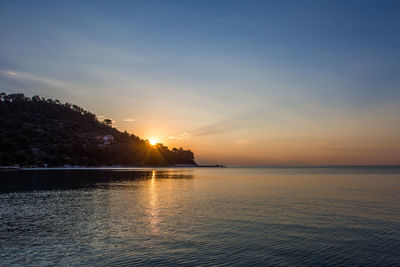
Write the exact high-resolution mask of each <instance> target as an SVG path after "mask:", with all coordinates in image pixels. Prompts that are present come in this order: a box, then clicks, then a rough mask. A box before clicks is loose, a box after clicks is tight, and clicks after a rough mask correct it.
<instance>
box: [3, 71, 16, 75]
mask: <svg viewBox="0 0 400 267" xmlns="http://www.w3.org/2000/svg"><path fill="white" fill-rule="evenodd" d="M3 73H4V74H6V75H11V76H15V75H17V73H16V72H13V71H11V70H6V71H3Z"/></svg>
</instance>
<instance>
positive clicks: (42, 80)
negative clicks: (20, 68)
mask: <svg viewBox="0 0 400 267" xmlns="http://www.w3.org/2000/svg"><path fill="white" fill-rule="evenodd" d="M0 73H1V74H3V75H5V76H8V77H13V78H14V79H19V80H27V81H34V82H40V83H44V84H46V85H49V86H55V87H68V86H71V84H70V83H67V82H64V81H60V80H55V79H50V78H46V77H41V76H38V75H34V74H31V73H27V72H14V71H11V70H2V71H0Z"/></svg>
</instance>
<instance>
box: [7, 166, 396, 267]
mask: <svg viewBox="0 0 400 267" xmlns="http://www.w3.org/2000/svg"><path fill="white" fill-rule="evenodd" d="M0 176H1V177H0V265H29V266H37V265H68V266H69V265H107V266H118V265H226V266H232V265H243V266H248V265H253V264H254V265H288V266H292V265H335V266H336V265H344V266H348V265H371V266H375V265H387V266H393V265H398V266H400V169H384V168H379V169H361V168H356V169H349V168H347V169H230V168H229V169H228V168H227V169H207V168H197V169H156V170H70V171H65V170H48V171H33V170H27V171H0Z"/></svg>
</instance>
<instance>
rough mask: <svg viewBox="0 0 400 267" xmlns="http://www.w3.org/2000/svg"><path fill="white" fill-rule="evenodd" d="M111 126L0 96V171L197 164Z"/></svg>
mask: <svg viewBox="0 0 400 267" xmlns="http://www.w3.org/2000/svg"><path fill="white" fill-rule="evenodd" d="M111 123H112V122H111V120H108V119H106V120H104V121H103V122H100V121H98V120H97V118H96V115H94V114H93V113H90V112H89V111H87V110H84V109H83V108H81V107H78V106H76V105H73V104H70V103H65V104H63V103H61V102H60V101H58V100H52V99H45V98H43V97H39V96H33V97H26V96H24V95H23V94H5V93H0V125H1V126H0V166H1V165H2V166H8V165H20V166H63V165H66V164H67V165H80V166H102V165H108V166H111V165H120V166H147V165H154V166H169V165H174V164H196V163H195V161H194V155H193V152H191V151H190V150H184V149H182V148H179V149H176V148H173V149H171V150H170V149H168V147H165V146H163V145H161V144H158V145H156V146H151V145H150V144H149V143H148V142H147V141H145V140H143V139H140V138H139V137H137V136H135V135H133V134H129V133H127V132H120V131H118V130H117V129H115V128H113V127H111ZM108 135H111V136H112V137H113V140H112V141H110V142H108V143H107V142H104V140H103V137H104V136H108Z"/></svg>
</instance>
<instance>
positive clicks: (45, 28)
mask: <svg viewBox="0 0 400 267" xmlns="http://www.w3.org/2000/svg"><path fill="white" fill-rule="evenodd" d="M399 14H400V2H398V1H209V2H208V1H63V2H61V1H1V2H0V36H1V37H0V38H1V40H0V91H4V92H6V93H13V92H22V93H25V94H26V95H28V96H32V95H37V94H39V95H41V96H44V97H49V98H54V99H59V100H60V101H62V102H71V103H74V104H77V105H80V106H82V107H83V108H85V109H87V110H89V111H91V112H93V113H95V114H97V115H99V116H100V118H102V117H101V116H104V117H105V118H111V119H113V121H114V126H115V127H117V128H118V129H120V130H127V131H128V132H130V133H134V134H136V135H138V136H140V137H142V138H145V139H147V138H148V139H150V138H153V139H157V140H159V141H160V142H162V143H164V144H165V145H167V146H169V147H174V146H177V147H179V146H182V147H184V148H190V149H191V150H193V151H194V153H195V156H196V160H197V161H198V162H199V163H201V164H214V163H219V164H227V165H366V164H373V165H380V164H385V165H386V164H400V16H399Z"/></svg>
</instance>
